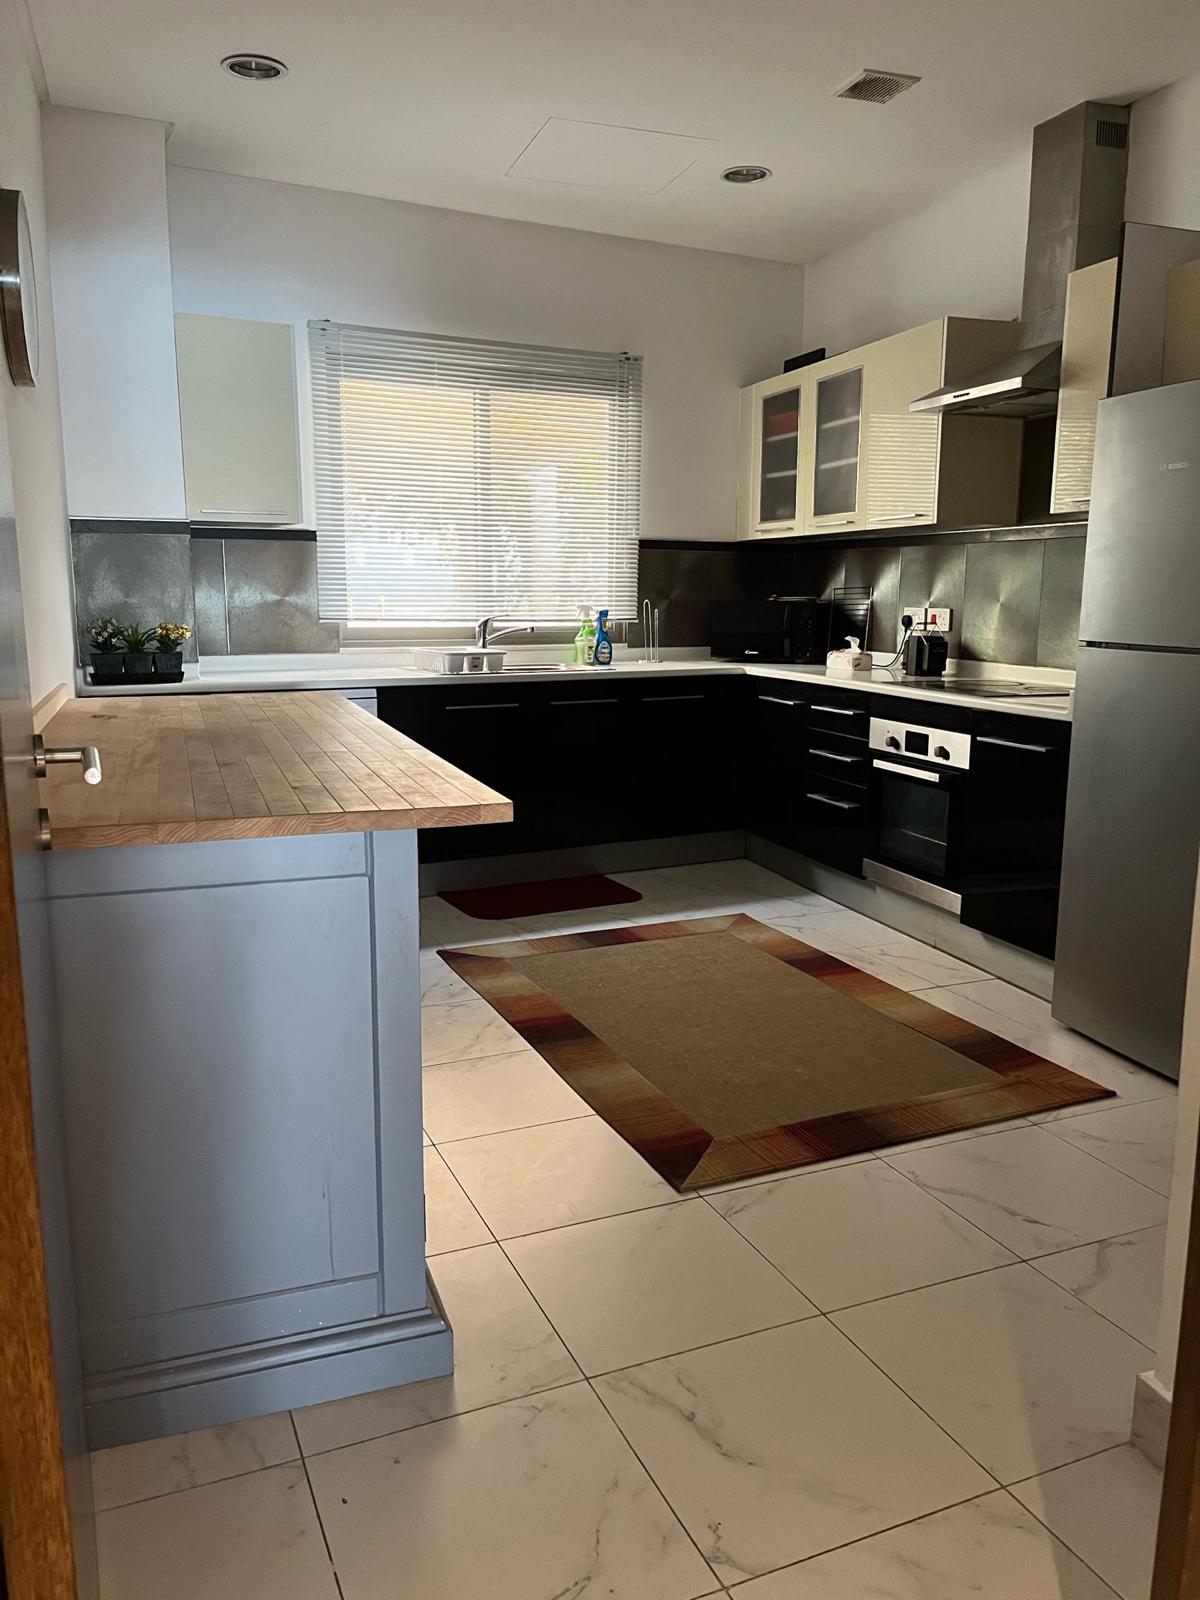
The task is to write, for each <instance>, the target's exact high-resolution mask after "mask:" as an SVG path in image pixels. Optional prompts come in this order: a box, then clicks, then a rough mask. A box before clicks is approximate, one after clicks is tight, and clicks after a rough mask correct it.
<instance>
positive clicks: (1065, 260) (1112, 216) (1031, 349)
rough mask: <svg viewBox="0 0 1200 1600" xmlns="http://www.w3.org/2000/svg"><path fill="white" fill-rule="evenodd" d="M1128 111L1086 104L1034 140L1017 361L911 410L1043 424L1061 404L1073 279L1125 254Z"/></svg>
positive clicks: (1045, 126) (1043, 126)
mask: <svg viewBox="0 0 1200 1600" xmlns="http://www.w3.org/2000/svg"><path fill="white" fill-rule="evenodd" d="M1128 145H1129V107H1128V106H1109V105H1098V104H1096V103H1095V102H1093V101H1090V100H1089V101H1084V103H1083V104H1082V105H1077V106H1074V107H1073V108H1072V109H1071V110H1070V111H1064V112H1063V113H1062V114H1061V115H1060V116H1057V117H1052V118H1051V119H1050V121H1049V122H1043V123H1040V124H1039V125H1038V126H1037V127H1036V128H1035V129H1034V132H1033V165H1032V170H1031V172H1030V182H1029V230H1028V235H1027V238H1026V244H1025V284H1024V290H1023V292H1022V296H1021V321H1020V323H1019V324H1018V325H1017V332H1018V338H1017V341H1016V348H1015V349H1014V351H1013V354H1012V355H1011V356H1009V357H1007V358H1006V359H1005V360H1004V361H1000V362H997V363H995V364H994V365H992V366H990V367H988V368H986V369H985V370H984V371H981V372H978V373H971V374H969V376H968V377H967V379H966V381H964V382H959V383H954V384H947V385H946V387H945V388H943V389H935V390H934V391H933V393H932V394H926V395H922V396H921V397H920V399H917V400H914V401H912V403H911V404H910V405H909V408H908V409H909V410H910V411H933V412H941V411H947V412H949V411H957V412H965V413H967V414H971V413H978V414H982V415H987V416H1009V417H1037V416H1046V415H1050V414H1052V413H1053V412H1054V411H1055V409H1056V407H1057V405H1058V378H1059V360H1060V357H1061V354H1062V331H1063V315H1064V312H1065V310H1066V301H1067V278H1068V276H1069V274H1070V273H1072V272H1074V271H1075V269H1076V267H1088V266H1091V265H1092V263H1093V262H1096V261H1107V260H1108V259H1109V258H1110V257H1112V256H1115V255H1117V254H1119V252H1120V248H1121V224H1122V222H1123V220H1124V214H1125V171H1126V166H1127V164H1128V156H1129V151H1128Z"/></svg>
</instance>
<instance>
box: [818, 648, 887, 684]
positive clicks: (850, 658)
mask: <svg viewBox="0 0 1200 1600" xmlns="http://www.w3.org/2000/svg"><path fill="white" fill-rule="evenodd" d="M874 664H875V663H874V661H873V660H872V658H871V657H870V656H869V655H867V654H866V653H865V652H864V651H861V650H860V651H856V652H854V653H853V654H852V653H851V652H850V651H849V650H831V651H830V652H829V654H828V655H827V656H826V657H825V674H826V676H827V677H830V678H852V677H853V676H854V674H855V673H856V672H870V670H871V668H872V667H873V666H874Z"/></svg>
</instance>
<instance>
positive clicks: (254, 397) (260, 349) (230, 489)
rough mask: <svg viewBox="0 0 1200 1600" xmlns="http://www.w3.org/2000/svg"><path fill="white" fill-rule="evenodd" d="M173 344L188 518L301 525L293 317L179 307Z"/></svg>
mask: <svg viewBox="0 0 1200 1600" xmlns="http://www.w3.org/2000/svg"><path fill="white" fill-rule="evenodd" d="M175 349H176V356H177V360H178V363H179V413H180V422H181V425H182V429H183V478H184V489H185V493H186V498H187V515H188V520H189V521H190V522H218V523H219V522H225V523H239V522H247V523H264V524H277V525H285V524H287V523H294V522H299V521H300V520H301V517H302V514H303V513H302V510H301V497H300V449H299V424H298V419H297V411H296V361H295V352H294V350H293V340H292V327H291V324H290V323H286V322H253V321H250V320H248V319H246V318H244V317H206V316H196V315H193V314H191V313H189V312H179V313H177V314H176V317H175Z"/></svg>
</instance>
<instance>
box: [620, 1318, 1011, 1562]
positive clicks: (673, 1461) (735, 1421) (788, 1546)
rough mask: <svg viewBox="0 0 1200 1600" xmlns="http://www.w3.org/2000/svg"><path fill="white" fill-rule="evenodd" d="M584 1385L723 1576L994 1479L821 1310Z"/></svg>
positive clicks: (822, 1546) (823, 1544)
mask: <svg viewBox="0 0 1200 1600" xmlns="http://www.w3.org/2000/svg"><path fill="white" fill-rule="evenodd" d="M595 1387H596V1392H597V1393H598V1394H599V1395H600V1398H601V1399H602V1400H603V1401H604V1403H605V1405H606V1406H608V1408H609V1410H610V1411H611V1412H612V1414H613V1416H614V1417H615V1418H616V1420H617V1422H618V1424H619V1426H620V1428H621V1431H622V1433H623V1434H624V1435H625V1437H626V1438H627V1439H628V1440H629V1441H630V1443H631V1444H632V1445H633V1448H634V1449H635V1450H636V1451H637V1453H638V1456H639V1458H640V1459H641V1460H642V1461H644V1462H645V1464H646V1466H647V1467H648V1469H649V1471H650V1474H651V1476H652V1477H653V1478H654V1481H655V1483H657V1484H658V1486H659V1487H660V1488H661V1489H662V1491H663V1493H664V1494H665V1495H666V1497H667V1500H668V1501H669V1502H670V1504H671V1506H672V1507H673V1508H674V1510H675V1511H676V1513H677V1514H678V1515H679V1517H680V1518H681V1520H682V1521H683V1524H684V1526H685V1527H686V1528H687V1530H688V1532H689V1533H690V1534H691V1535H692V1537H693V1539H695V1540H696V1542H697V1544H698V1545H699V1547H700V1550H701V1552H702V1553H703V1555H704V1556H705V1558H706V1559H707V1560H708V1561H709V1562H710V1563H711V1565H712V1566H713V1568H714V1569H715V1571H716V1572H717V1574H718V1575H719V1577H720V1578H721V1579H722V1581H723V1582H725V1583H727V1584H728V1583H732V1582H736V1581H737V1580H738V1579H740V1578H748V1577H753V1576H755V1575H757V1574H759V1573H763V1572H768V1571H770V1570H771V1569H772V1568H774V1567H779V1566H783V1565H784V1564H785V1563H786V1562H789V1561H798V1560H800V1559H802V1558H803V1557H805V1556H810V1555H813V1554H815V1553H816V1552H817V1551H820V1550H826V1549H829V1548H831V1547H832V1546H834V1545H839V1544H845V1543H847V1542H848V1541H849V1540H851V1539H861V1538H863V1537H864V1536H865V1535H867V1534H872V1533H877V1532H879V1530H880V1529H882V1528H887V1527H891V1526H893V1525H894V1524H895V1523H898V1522H904V1521H907V1520H908V1519H909V1518H911V1517H915V1516H920V1515H922V1514H923V1513H925V1512H928V1511H933V1510H936V1509H937V1508H939V1507H941V1506H946V1505H950V1504H952V1503H953V1502H955V1501H958V1500H963V1499H966V1498H968V1497H969V1496H972V1495H976V1494H981V1493H982V1492H983V1491H984V1490H986V1489H990V1488H992V1487H993V1484H992V1481H991V1480H990V1479H989V1478H988V1476H987V1474H986V1473H985V1472H983V1471H981V1470H980V1468H979V1467H978V1466H977V1465H976V1464H975V1462H973V1461H972V1460H971V1459H970V1458H969V1457H968V1456H967V1455H966V1454H965V1453H964V1452H963V1451H962V1450H960V1449H959V1448H958V1446H957V1445H955V1444H953V1443H952V1442H951V1441H950V1440H949V1439H947V1437H946V1435H945V1434H944V1433H943V1432H942V1431H941V1429H940V1428H938V1427H935V1425H934V1424H933V1423H932V1422H930V1420H929V1418H928V1417H926V1416H924V1415H923V1414H922V1413H921V1411H920V1410H918V1408H917V1407H916V1406H915V1405H913V1403H912V1401H911V1400H909V1399H908V1398H907V1397H906V1396H905V1395H903V1394H901V1392H900V1390H899V1389H897V1388H896V1386H895V1385H894V1384H892V1383H890V1382H889V1381H888V1380H887V1379H886V1378H885V1377H884V1376H883V1375H882V1374H881V1373H880V1372H879V1371H878V1370H877V1369H876V1368H875V1367H873V1366H872V1365H871V1363H870V1362H869V1361H868V1360H867V1359H866V1358H865V1357H864V1356H863V1355H862V1354H861V1353H860V1352H859V1351H858V1350H856V1349H855V1348H854V1346H853V1345H852V1344H851V1343H850V1342H849V1340H847V1339H845V1338H843V1336H842V1335H841V1334H840V1333H839V1332H838V1331H837V1330H836V1328H834V1327H832V1326H831V1325H830V1324H829V1323H828V1322H826V1321H824V1320H815V1321H812V1322H805V1323H798V1324H795V1325H793V1326H791V1327H787V1328H775V1329H772V1330H771V1331H769V1332H765V1333H758V1334H754V1335H752V1336H750V1337H749V1338H743V1339H733V1340H729V1341H727V1342H725V1343H723V1344H717V1345H711V1346H709V1347H708V1348H706V1349H703V1350H694V1351H692V1352H691V1353H690V1354H688V1355H682V1356H676V1357H674V1358H672V1359H670V1360H666V1361H656V1362H653V1363H650V1364H649V1365H646V1366H637V1367H632V1368H630V1369H628V1370H625V1371H622V1372H615V1373H610V1374H609V1375H608V1376H607V1377H604V1378H600V1379H597V1380H596V1382H595Z"/></svg>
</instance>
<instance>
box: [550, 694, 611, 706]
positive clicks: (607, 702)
mask: <svg viewBox="0 0 1200 1600" xmlns="http://www.w3.org/2000/svg"><path fill="white" fill-rule="evenodd" d="M550 704H551V705H552V706H615V705H616V704H617V697H616V695H615V694H607V695H601V694H598V695H594V696H591V697H589V698H588V699H586V700H583V699H581V700H551V702H550Z"/></svg>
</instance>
